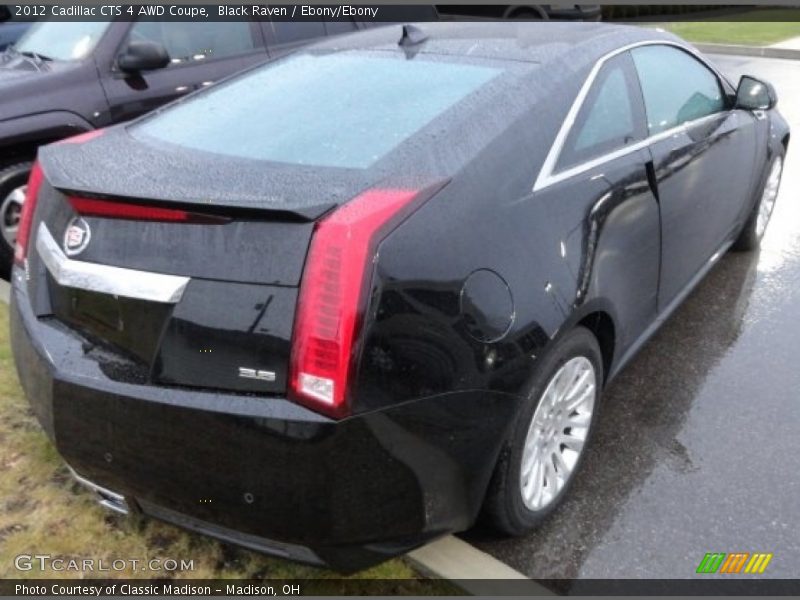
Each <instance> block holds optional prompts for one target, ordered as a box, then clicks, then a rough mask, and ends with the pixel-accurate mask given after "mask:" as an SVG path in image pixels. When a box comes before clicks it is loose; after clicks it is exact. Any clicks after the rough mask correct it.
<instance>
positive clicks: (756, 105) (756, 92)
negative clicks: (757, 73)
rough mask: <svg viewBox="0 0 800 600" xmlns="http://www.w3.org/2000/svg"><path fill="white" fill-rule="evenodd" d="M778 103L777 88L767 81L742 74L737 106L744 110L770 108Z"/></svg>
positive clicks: (737, 93) (737, 94) (737, 91)
mask: <svg viewBox="0 0 800 600" xmlns="http://www.w3.org/2000/svg"><path fill="white" fill-rule="evenodd" d="M777 103H778V96H777V95H776V94H775V88H773V87H772V86H771V85H770V84H768V83H767V82H765V81H761V80H759V79H756V78H755V77H750V75H742V78H741V79H740V80H739V87H738V88H736V108H743V109H744V110H769V109H770V108H773V107H774V106H775V105H776V104H777Z"/></svg>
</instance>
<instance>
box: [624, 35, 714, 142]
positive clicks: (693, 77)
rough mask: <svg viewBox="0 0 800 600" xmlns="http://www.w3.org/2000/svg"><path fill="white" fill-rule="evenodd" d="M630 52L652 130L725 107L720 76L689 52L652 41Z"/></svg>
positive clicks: (663, 129)
mask: <svg viewBox="0 0 800 600" xmlns="http://www.w3.org/2000/svg"><path fill="white" fill-rule="evenodd" d="M631 55H632V56H633V61H634V63H635V64H636V71H637V73H638V74H639V81H640V82H641V87H642V95H643V96H644V104H645V109H646V111H647V125H648V128H649V130H650V133H651V134H654V133H660V132H662V131H666V130H667V129H671V128H672V127H677V126H678V125H681V124H682V123H686V122H687V121H693V120H695V119H699V118H701V117H705V116H708V115H711V114H714V113H716V112H720V111H722V110H725V108H726V101H725V96H724V94H723V91H722V87H721V86H720V83H719V80H718V79H717V76H716V75H715V74H714V73H713V72H712V71H711V70H710V69H709V68H708V67H706V66H705V65H704V64H703V63H701V62H700V61H699V60H697V59H696V58H694V57H693V56H691V55H690V54H689V53H688V52H684V51H683V50H680V49H678V48H675V47H672V46H658V45H653V46H642V47H640V48H634V49H633V50H632V51H631Z"/></svg>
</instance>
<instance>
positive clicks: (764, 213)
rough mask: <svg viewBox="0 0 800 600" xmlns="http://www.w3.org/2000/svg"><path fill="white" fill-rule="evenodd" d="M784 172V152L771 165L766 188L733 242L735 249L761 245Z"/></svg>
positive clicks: (749, 248)
mask: <svg viewBox="0 0 800 600" xmlns="http://www.w3.org/2000/svg"><path fill="white" fill-rule="evenodd" d="M782 174H783V152H781V153H780V154H776V155H775V158H773V159H772V162H771V163H770V165H769V171H767V180H766V181H765V182H764V189H763V190H762V191H761V197H760V198H759V199H758V202H757V203H756V205H755V206H754V207H753V212H752V213H750V217H749V218H748V219H747V222H746V223H745V224H744V227H743V228H742V232H741V233H740V234H739V237H738V238H737V239H736V241H735V242H734V243H733V249H734V250H738V251H743V252H748V251H751V250H755V249H756V248H758V247H759V246H760V245H761V238H763V237H764V232H765V231H766V230H767V225H768V224H769V219H770V217H771V216H772V211H773V210H774V209H775V201H776V200H777V199H778V191H779V190H780V186H781V175H782Z"/></svg>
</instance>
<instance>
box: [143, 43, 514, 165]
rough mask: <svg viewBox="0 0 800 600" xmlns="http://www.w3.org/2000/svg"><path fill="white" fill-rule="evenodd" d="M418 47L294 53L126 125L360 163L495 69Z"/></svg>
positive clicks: (259, 154)
mask: <svg viewBox="0 0 800 600" xmlns="http://www.w3.org/2000/svg"><path fill="white" fill-rule="evenodd" d="M500 71H501V70H500V69H499V68H494V67H486V66H476V65H472V64H459V63H452V62H435V61H434V60H424V59H422V58H420V57H417V58H414V59H411V60H409V59H406V58H405V56H403V55H400V56H399V57H395V56H387V57H380V56H374V55H364V54H358V53H347V52H343V53H336V54H319V55H316V54H301V55H295V56H292V57H290V58H288V59H285V60H282V61H280V62H277V63H272V64H270V65H266V66H265V67H262V68H259V69H257V70H255V71H251V72H250V73H248V74H246V75H245V76H242V77H238V78H236V79H234V80H232V81H230V82H229V83H227V84H223V85H220V86H219V87H216V88H211V89H209V90H208V91H207V92H205V93H202V94H199V95H197V96H195V97H193V98H190V99H189V100H187V101H185V102H183V103H180V104H177V105H175V106H174V107H171V108H169V109H167V110H165V111H163V112H160V113H156V114H155V115H154V116H152V117H150V118H147V119H146V120H144V121H142V122H140V123H139V124H137V125H135V126H134V127H133V128H132V133H133V134H134V135H136V136H138V135H143V136H146V137H150V138H156V139H158V140H161V141H164V142H168V143H170V144H177V145H179V146H182V147H185V148H190V149H194V150H201V151H205V152H211V153H215V154H222V155H227V156H235V157H243V158H250V159H256V160H267V161H275V162H282V163H289V164H295V165H311V166H322V167H341V168H350V169H365V168H368V167H369V166H370V165H372V164H373V163H375V162H376V161H378V160H380V159H381V158H382V157H383V156H385V155H386V154H388V153H389V152H391V151H392V150H393V149H394V148H395V147H397V146H398V145H399V144H401V143H402V142H403V141H405V140H407V139H409V138H410V137H411V136H412V135H413V134H414V133H415V132H416V131H418V130H420V129H421V128H423V127H425V126H426V125H427V124H428V123H430V122H431V121H432V120H434V119H435V118H436V117H437V116H439V115H440V114H442V113H444V112H445V111H447V110H448V109H450V108H451V107H453V106H455V105H456V104H458V103H459V102H460V101H461V100H463V99H464V98H465V97H467V96H468V95H469V94H471V93H473V92H474V91H476V90H477V89H478V88H480V87H481V86H483V85H485V84H486V83H487V82H489V81H490V80H491V79H493V78H494V77H496V76H497V75H498V74H499V73H500Z"/></svg>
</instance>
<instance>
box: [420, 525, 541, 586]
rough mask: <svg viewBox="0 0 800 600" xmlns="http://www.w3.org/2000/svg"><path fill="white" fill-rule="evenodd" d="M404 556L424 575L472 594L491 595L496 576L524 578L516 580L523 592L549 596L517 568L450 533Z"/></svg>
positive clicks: (500, 577) (501, 577)
mask: <svg viewBox="0 0 800 600" xmlns="http://www.w3.org/2000/svg"><path fill="white" fill-rule="evenodd" d="M406 557H407V558H408V559H409V560H410V561H411V562H412V564H413V565H414V566H415V567H417V568H418V569H419V570H420V571H422V572H423V573H425V574H426V575H430V576H433V577H438V578H441V579H449V580H452V581H453V582H454V583H455V584H457V585H458V586H459V587H461V588H463V589H464V590H465V591H466V592H469V593H471V594H473V595H477V596H483V595H486V594H489V595H491V594H492V590H493V588H495V587H496V583H495V582H493V581H492V580H496V579H515V580H518V581H519V580H523V581H525V580H527V583H522V581H520V586H521V587H520V590H522V589H524V590H525V592H526V594H530V595H536V596H552V595H553V593H552V592H551V591H550V590H548V589H547V588H545V587H544V586H542V585H540V584H538V583H536V582H535V581H531V580H530V579H528V577H526V576H525V575H523V574H522V573H520V572H519V571H516V570H514V569H512V568H511V567H509V566H508V565H507V564H505V563H503V562H500V561H499V560H497V559H496V558H494V557H493V556H490V555H488V554H486V553H485V552H482V551H481V550H478V549H477V548H475V547H474V546H472V545H470V544H468V543H467V542H465V541H463V540H461V539H459V538H457V537H455V536H452V535H448V536H447V537H443V538H441V539H438V540H436V541H435V542H431V543H430V544H428V545H426V546H423V547H422V548H417V549H416V550H413V551H412V552H409V553H408V554H407V555H406ZM522 586H524V587H522Z"/></svg>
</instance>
